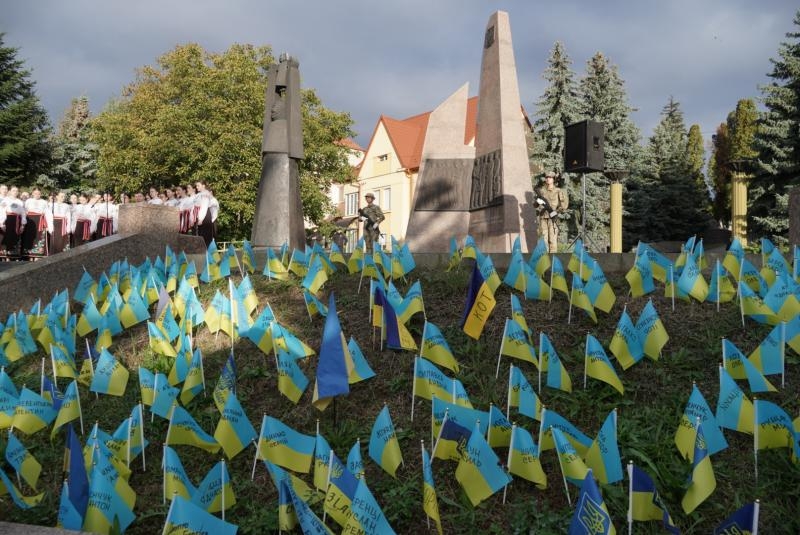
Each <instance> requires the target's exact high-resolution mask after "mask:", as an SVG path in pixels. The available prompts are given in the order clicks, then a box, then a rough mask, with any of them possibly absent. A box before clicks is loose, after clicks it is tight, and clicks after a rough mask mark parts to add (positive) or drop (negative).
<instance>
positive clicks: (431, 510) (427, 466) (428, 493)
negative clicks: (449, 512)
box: [422, 445, 442, 535]
mask: <svg viewBox="0 0 800 535" xmlns="http://www.w3.org/2000/svg"><path fill="white" fill-rule="evenodd" d="M422 510H423V511H425V514H426V515H428V518H430V519H431V520H433V522H434V523H435V524H436V531H437V532H438V533H439V535H442V520H441V518H440V517H439V502H438V501H437V499H436V486H435V485H434V483H433V470H432V469H431V458H430V456H429V455H428V450H426V449H425V446H424V445H423V446H422Z"/></svg>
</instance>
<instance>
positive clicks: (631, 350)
mask: <svg viewBox="0 0 800 535" xmlns="http://www.w3.org/2000/svg"><path fill="white" fill-rule="evenodd" d="M608 349H610V350H611V353H613V354H614V356H615V357H617V360H618V361H619V363H620V365H621V366H622V369H623V370H627V369H628V368H630V367H631V366H633V365H634V364H636V363H637V362H639V361H640V360H642V358H644V347H643V346H642V339H641V333H640V332H639V330H638V329H637V328H636V326H635V325H634V324H633V321H632V320H631V318H630V316H628V312H627V310H624V309H623V311H622V315H620V317H619V321H618V322H617V328H616V329H615V330H614V336H613V337H612V338H611V343H609V344H608Z"/></svg>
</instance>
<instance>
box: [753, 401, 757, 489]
mask: <svg viewBox="0 0 800 535" xmlns="http://www.w3.org/2000/svg"><path fill="white" fill-rule="evenodd" d="M753 464H754V466H755V472H754V475H755V480H756V485H758V398H756V397H753Z"/></svg>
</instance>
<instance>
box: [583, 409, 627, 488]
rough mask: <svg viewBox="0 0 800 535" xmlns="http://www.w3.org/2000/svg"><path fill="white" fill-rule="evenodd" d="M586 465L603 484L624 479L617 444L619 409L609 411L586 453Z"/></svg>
mask: <svg viewBox="0 0 800 535" xmlns="http://www.w3.org/2000/svg"><path fill="white" fill-rule="evenodd" d="M586 465H587V466H588V467H589V468H591V469H592V470H593V471H594V473H595V477H597V480H598V481H599V482H600V483H602V484H603V485H608V484H611V483H616V482H617V481H621V480H622V459H621V458H620V455H619V446H618V444H617V411H616V409H614V410H612V411H611V412H610V413H608V416H607V417H606V420H605V422H603V427H601V428H600V432H599V433H597V438H595V439H594V442H592V445H591V446H590V447H589V451H588V452H587V453H586Z"/></svg>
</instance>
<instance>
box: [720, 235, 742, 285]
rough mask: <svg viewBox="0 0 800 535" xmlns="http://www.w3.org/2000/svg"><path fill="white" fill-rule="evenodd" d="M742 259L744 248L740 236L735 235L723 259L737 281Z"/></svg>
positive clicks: (726, 267) (724, 264)
mask: <svg viewBox="0 0 800 535" xmlns="http://www.w3.org/2000/svg"><path fill="white" fill-rule="evenodd" d="M742 260H744V248H743V247H742V243H741V242H740V241H739V238H736V237H734V238H733V241H731V245H730V247H728V252H727V253H725V258H723V259H722V265H723V266H724V267H725V269H727V270H728V273H730V274H731V276H732V277H733V278H734V280H736V281H737V282H738V281H739V273H741V269H742Z"/></svg>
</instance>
